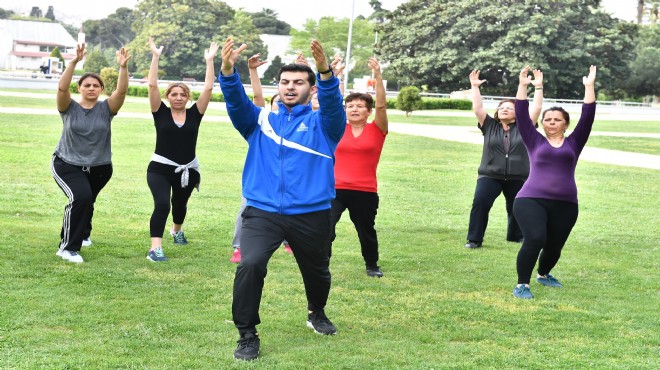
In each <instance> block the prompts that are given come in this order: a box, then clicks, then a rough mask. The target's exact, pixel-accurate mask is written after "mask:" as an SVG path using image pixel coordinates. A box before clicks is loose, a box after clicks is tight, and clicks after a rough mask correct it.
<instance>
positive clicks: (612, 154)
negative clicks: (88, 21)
mask: <svg viewBox="0 0 660 370" xmlns="http://www.w3.org/2000/svg"><path fill="white" fill-rule="evenodd" d="M23 94H25V95H30V96H33V95H44V96H47V97H48V98H52V95H50V94H29V93H11V94H9V93H7V92H3V91H0V96H2V95H12V96H22V95H23ZM130 98H131V97H129V99H127V100H133V99H130ZM135 99H136V101H137V99H140V101H144V98H135ZM54 105H55V102H54V101H53V109H35V108H3V107H0V113H10V114H45V115H59V114H58V113H57V110H56V109H55V107H54ZM211 105H213V106H214V108H220V107H219V106H220V105H224V104H223V103H214V102H212V103H211ZM215 105H218V107H215ZM447 113H448V114H447V115H451V113H452V112H447ZM457 113H463V112H457ZM465 113H467V112H465ZM469 114H470V115H472V113H469ZM117 117H119V118H140V119H152V118H153V117H152V115H151V114H149V113H137V112H119V115H118V116H117ZM627 119H631V118H630V117H627ZM635 119H636V118H635ZM204 120H205V121H211V122H230V121H229V117H227V116H212V115H206V116H205V117H204ZM389 128H390V131H391V132H396V133H399V134H406V135H415V136H424V137H430V138H434V139H441V140H449V141H458V142H461V143H468V144H477V145H482V144H483V136H482V135H481V131H479V129H477V128H476V126H475V127H469V126H440V125H427V124H416V123H395V122H390V124H389ZM591 135H594V136H619V137H646V138H655V139H660V134H650V133H624V132H598V131H593V132H592V133H591ZM580 159H581V160H585V161H589V162H596V163H604V164H613V165H619V166H628V167H640V168H649V169H654V170H660V155H653V154H642V153H633V152H624V151H621V150H611V149H601V148H594V147H589V146H587V147H585V148H584V150H583V151H582V154H581V155H580Z"/></svg>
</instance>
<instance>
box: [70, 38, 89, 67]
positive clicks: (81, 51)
mask: <svg viewBox="0 0 660 370" xmlns="http://www.w3.org/2000/svg"><path fill="white" fill-rule="evenodd" d="M86 53H87V49H85V43H84V42H83V43H82V44H78V45H76V57H75V58H73V60H71V61H72V62H75V63H77V62H80V61H81V60H83V58H85V54H86Z"/></svg>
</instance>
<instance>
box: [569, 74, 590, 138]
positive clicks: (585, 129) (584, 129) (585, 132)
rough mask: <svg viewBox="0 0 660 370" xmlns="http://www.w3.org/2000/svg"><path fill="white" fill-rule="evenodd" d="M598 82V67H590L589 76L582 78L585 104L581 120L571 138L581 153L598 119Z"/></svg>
mask: <svg viewBox="0 0 660 370" xmlns="http://www.w3.org/2000/svg"><path fill="white" fill-rule="evenodd" d="M595 82H596V66H593V65H592V66H590V67H589V75H588V76H586V77H582V83H583V84H584V104H583V105H582V114H580V119H579V120H578V123H577V125H576V126H575V129H574V130H573V132H572V133H571V136H569V138H571V139H573V140H575V143H576V144H577V146H578V148H579V150H580V151H582V148H584V146H585V145H586V144H587V140H589V135H590V134H591V128H592V127H593V124H594V119H595V118H596V104H594V103H595V102H596V92H595V90H594V84H595Z"/></svg>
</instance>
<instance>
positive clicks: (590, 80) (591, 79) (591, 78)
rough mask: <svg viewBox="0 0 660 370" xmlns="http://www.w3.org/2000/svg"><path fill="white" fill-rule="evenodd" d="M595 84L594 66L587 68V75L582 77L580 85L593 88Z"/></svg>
mask: <svg viewBox="0 0 660 370" xmlns="http://www.w3.org/2000/svg"><path fill="white" fill-rule="evenodd" d="M595 82H596V66H593V65H592V66H590V67H589V75H588V76H586V77H584V76H582V83H583V84H584V86H593V85H594V83H595Z"/></svg>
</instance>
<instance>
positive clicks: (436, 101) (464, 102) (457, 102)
mask: <svg viewBox="0 0 660 370" xmlns="http://www.w3.org/2000/svg"><path fill="white" fill-rule="evenodd" d="M387 109H396V98H387ZM430 109H458V110H471V109H472V101H470V100H469V99H449V98H424V97H422V106H421V107H420V108H419V110H430Z"/></svg>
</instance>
